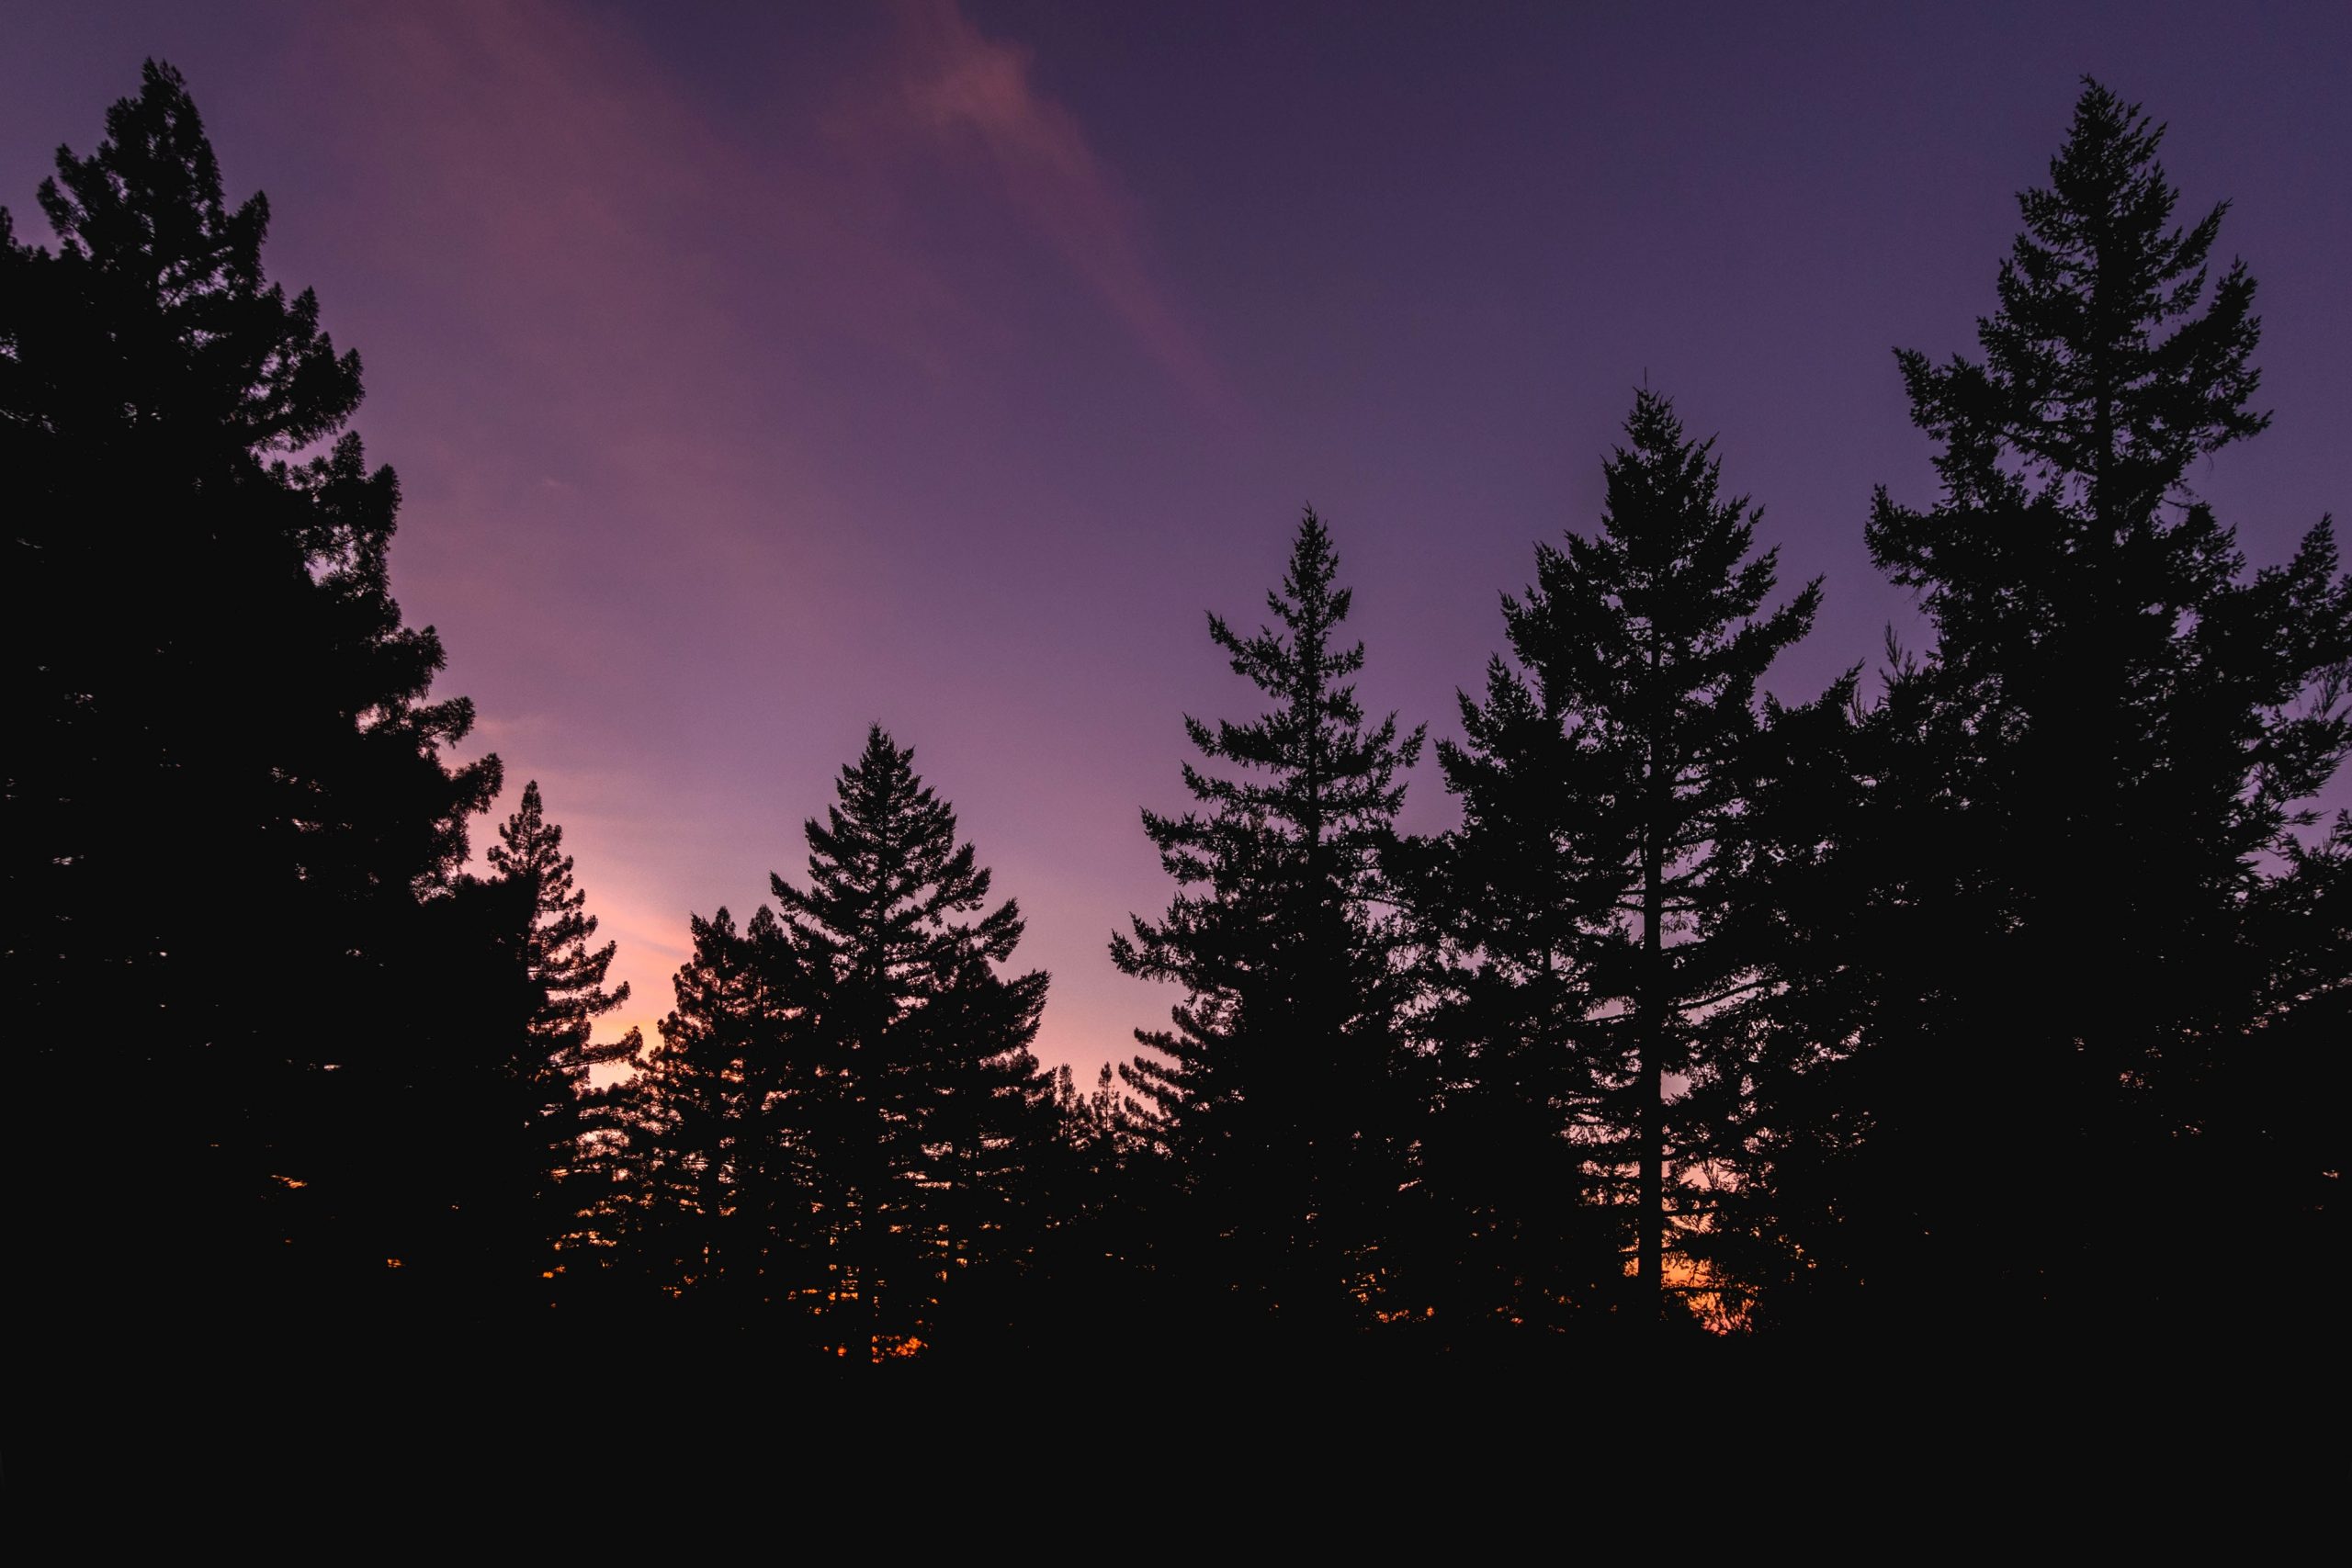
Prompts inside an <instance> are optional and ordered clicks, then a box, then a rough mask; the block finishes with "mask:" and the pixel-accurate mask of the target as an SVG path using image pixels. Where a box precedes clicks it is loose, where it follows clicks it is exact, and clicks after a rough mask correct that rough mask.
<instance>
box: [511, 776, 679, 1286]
mask: <svg viewBox="0 0 2352 1568" xmlns="http://www.w3.org/2000/svg"><path fill="white" fill-rule="evenodd" d="M498 839H499V841H498V842H497V843H496V844H494V845H492V847H491V850H490V852H489V861H490V867H491V874H490V876H489V878H488V879H487V880H486V882H485V883H483V884H481V886H480V887H479V896H480V897H481V898H482V900H483V901H484V902H485V903H488V904H490V905H492V906H493V907H494V908H495V915H496V919H497V921H498V925H499V928H500V929H499V930H498V931H497V943H498V948H499V951H500V952H501V953H503V955H504V956H505V958H506V961H507V962H506V965H505V970H506V974H507V976H509V977H510V979H511V981H512V985H511V987H510V988H509V989H508V990H507V993H506V1004H507V1006H508V1007H509V1008H510V1009H511V1010H512V1013H513V1021H512V1024H511V1025H510V1027H511V1028H512V1030H513V1036H514V1037H513V1040H512V1043H511V1048H510V1052H509V1054H508V1055H506V1056H505V1058H504V1059H503V1060H500V1061H498V1062H496V1063H495V1064H494V1067H493V1070H494V1071H495V1073H496V1075H497V1077H498V1078H499V1079H500V1080H501V1081H500V1082H499V1083H498V1084H497V1085H496V1086H495V1087H494V1089H492V1092H491V1095H490V1096H489V1097H488V1098H494V1099H495V1100H497V1101H498V1102H499V1103H500V1104H501V1106H502V1108H503V1109H509V1110H511V1113H512V1115H513V1116H514V1117H515V1119H516V1121H517V1122H519V1128H520V1132H521V1136H520V1137H519V1138H516V1139H515V1152H516V1154H517V1155H518V1156H520V1157H521V1158H523V1159H525V1160H526V1161H527V1166H526V1168H524V1169H523V1170H522V1171H520V1172H518V1173H517V1174H518V1177H519V1180H518V1183H517V1185H518V1187H519V1188H520V1189H521V1190H522V1191H523V1192H526V1193H527V1195H528V1199H529V1203H528V1213H529V1218H528V1220H527V1221H526V1222H525V1228H526V1230H527V1232H528V1233H529V1235H528V1236H527V1237H526V1236H525V1235H517V1236H516V1237H515V1238H514V1239H515V1242H516V1243H517V1246H516V1253H517V1256H516V1257H515V1258H514V1259H513V1260H512V1261H513V1263H514V1264H515V1265H517V1266H525V1265H527V1266H530V1268H531V1270H532V1271H533V1272H537V1271H538V1269H539V1268H540V1267H541V1264H540V1258H539V1256H538V1252H539V1250H540V1249H539V1248H538V1247H534V1246H532V1245H530V1243H531V1242H532V1241H534V1240H536V1241H538V1242H545V1241H549V1240H552V1241H554V1242H556V1243H557V1244H558V1245H559V1246H560V1245H561V1244H562V1243H563V1242H564V1241H565V1240H566V1239H567V1238H568V1237H569V1236H570V1235H571V1233H572V1232H573V1230H574V1222H575V1219H576V1214H575V1213H573V1212H572V1211H575V1210H576V1209H577V1208H578V1207H579V1204H578V1203H577V1202H575V1201H571V1198H572V1197H573V1196H576V1195H570V1196H568V1195H567V1193H566V1190H565V1188H566V1183H567V1179H568V1178H569V1177H570V1176H571V1172H572V1170H573V1169H574V1168H575V1167H577V1166H578V1165H579V1163H580V1161H581V1157H582V1138H583V1136H584V1135H585V1134H586V1125H585V1123H584V1122H583V1119H582V1113H583V1111H584V1109H585V1107H586V1103H587V1102H586V1098H585V1097H586V1095H587V1091H588V1089H589V1087H590V1085H589V1069H590V1068H592V1067H594V1066H597V1065H598V1064H600V1063H606V1062H615V1061H620V1060H623V1059H626V1058H632V1057H634V1056H636V1055H638V1054H639V1051H640V1050H641V1049H642V1047H643V1041H642V1040H641V1038H640V1037H639V1034H638V1032H636V1031H635V1030H631V1031H630V1032H628V1034H627V1035H625V1036H623V1037H622V1038H620V1039H618V1040H614V1041H609V1042H606V1043H602V1044H599V1043H596V1042H595V1039H594V1029H595V1021H596V1020H597V1019H599V1018H601V1017H604V1016H605V1015H606V1014H609V1013H611V1012H612V1011H614V1010H616V1009H617V1008H619V1007H620V1006H621V1005H622V1004H623V1003H625V1002H626V1001H628V984H627V983H626V982H623V983H622V984H621V985H618V986H616V987H611V988H609V989H607V988H606V987H605V976H606V975H607V974H609V973H610V971H611V969H612V964H613V955H614V953H615V952H616V944H615V943H613V942H605V944H604V945H603V946H601V947H595V946H592V945H590V944H591V942H593V941H594V937H595V934H596V917H595V916H594V915H591V914H589V913H588V912H587V909H586V905H587V901H588V895H587V893H586V892H585V891H584V890H583V889H582V888H581V887H580V886H578V885H577V884H576V883H575V882H574V880H573V876H572V859H571V856H570V855H568V854H565V853H564V852H563V829H562V828H561V827H560V825H558V824H556V823H554V822H551V821H549V820H548V817H547V811H546V807H545V805H544V803H543V802H542V801H541V799H540V795H539V785H538V781H537V780H536V779H534V780H532V781H531V782H530V783H528V784H525V785H524V786H523V797H522V799H521V801H520V802H518V803H517V804H516V806H515V811H514V813H513V814H512V815H511V816H509V817H508V818H507V819H506V820H505V821H504V822H503V823H501V824H500V825H499V829H498ZM500 1141H501V1142H502V1143H503V1142H504V1141H505V1140H504V1139H503V1138H502V1139H501V1140H500ZM548 1267H549V1268H550V1269H560V1268H561V1267H562V1265H561V1264H560V1263H552V1264H550V1265H548Z"/></svg>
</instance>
